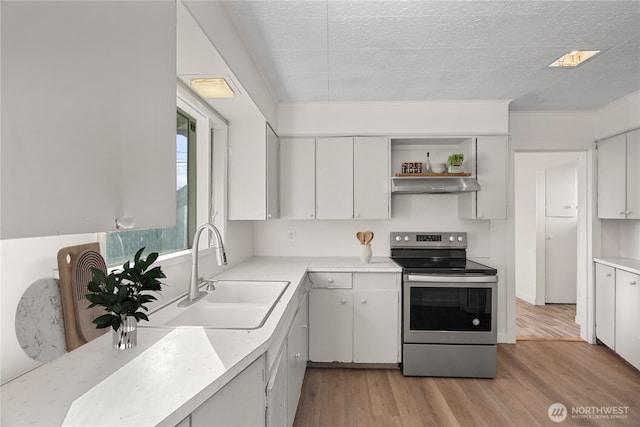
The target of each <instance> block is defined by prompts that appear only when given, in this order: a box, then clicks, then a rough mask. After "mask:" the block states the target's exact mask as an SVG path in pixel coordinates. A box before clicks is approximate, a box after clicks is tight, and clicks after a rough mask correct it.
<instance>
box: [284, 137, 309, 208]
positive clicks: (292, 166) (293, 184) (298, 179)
mask: <svg viewBox="0 0 640 427" xmlns="http://www.w3.org/2000/svg"><path fill="white" fill-rule="evenodd" d="M315 211H316V141H315V139H313V138H285V139H282V140H280V218H283V219H313V218H315Z"/></svg>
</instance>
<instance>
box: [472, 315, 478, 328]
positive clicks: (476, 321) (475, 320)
mask: <svg viewBox="0 0 640 427" xmlns="http://www.w3.org/2000/svg"><path fill="white" fill-rule="evenodd" d="M471 323H473V326H478V325H479V324H480V319H478V318H477V317H476V318H475V319H473V320H472V321H471Z"/></svg>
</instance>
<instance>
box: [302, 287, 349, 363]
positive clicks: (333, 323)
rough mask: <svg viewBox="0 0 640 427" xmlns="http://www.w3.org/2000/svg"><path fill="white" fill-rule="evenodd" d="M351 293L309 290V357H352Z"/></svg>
mask: <svg viewBox="0 0 640 427" xmlns="http://www.w3.org/2000/svg"><path fill="white" fill-rule="evenodd" d="M352 342H353V293H352V291H351V290H348V291H347V290H339V289H312V290H311V292H310V293H309V360H311V361H313V362H351V361H352V360H353V349H352V346H353V344H352Z"/></svg>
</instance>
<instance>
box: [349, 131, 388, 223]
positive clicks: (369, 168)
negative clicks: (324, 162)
mask: <svg viewBox="0 0 640 427" xmlns="http://www.w3.org/2000/svg"><path fill="white" fill-rule="evenodd" d="M389 150H390V149H389V139H388V138H380V137H371V138H365V137H356V138H354V140H353V217H354V218H356V219H388V218H389V204H390V200H389V197H390V188H389V185H390V181H389V174H390V170H389Z"/></svg>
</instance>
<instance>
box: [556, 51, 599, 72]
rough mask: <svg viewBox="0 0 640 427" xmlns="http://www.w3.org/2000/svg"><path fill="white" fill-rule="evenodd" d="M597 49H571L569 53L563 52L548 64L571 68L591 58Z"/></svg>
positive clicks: (596, 52) (597, 52)
mask: <svg viewBox="0 0 640 427" xmlns="http://www.w3.org/2000/svg"><path fill="white" fill-rule="evenodd" d="M599 53H600V51H599V50H572V51H571V52H569V53H565V54H564V55H562V56H561V57H560V58H558V59H556V60H555V61H554V62H552V63H551V64H549V67H552V68H553V67H558V68H573V67H577V66H578V65H580V64H582V63H583V62H585V61H586V60H587V59H591V58H593V57H594V56H596V55H597V54H599Z"/></svg>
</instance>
